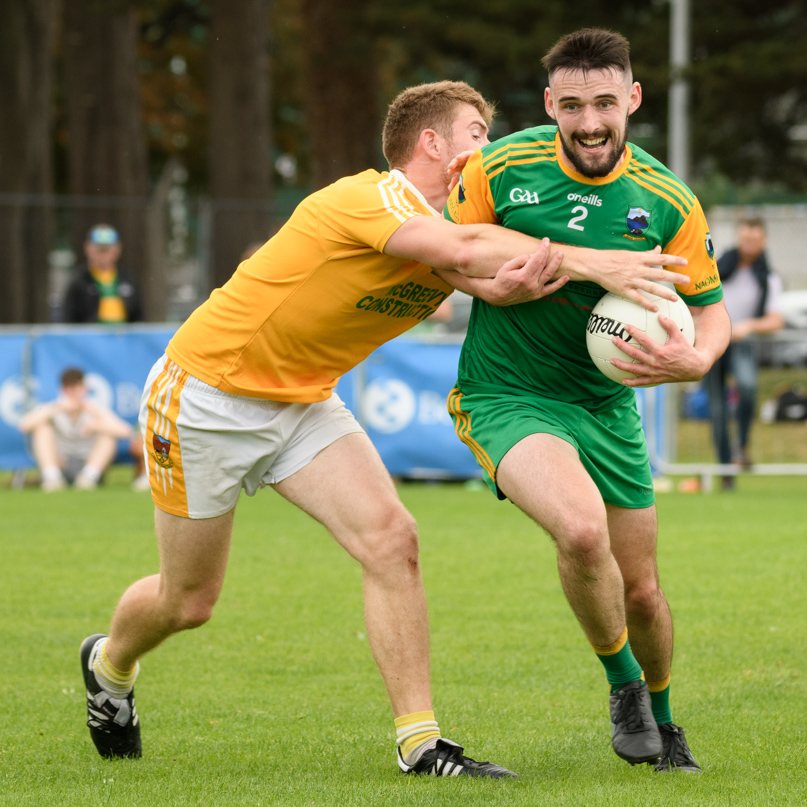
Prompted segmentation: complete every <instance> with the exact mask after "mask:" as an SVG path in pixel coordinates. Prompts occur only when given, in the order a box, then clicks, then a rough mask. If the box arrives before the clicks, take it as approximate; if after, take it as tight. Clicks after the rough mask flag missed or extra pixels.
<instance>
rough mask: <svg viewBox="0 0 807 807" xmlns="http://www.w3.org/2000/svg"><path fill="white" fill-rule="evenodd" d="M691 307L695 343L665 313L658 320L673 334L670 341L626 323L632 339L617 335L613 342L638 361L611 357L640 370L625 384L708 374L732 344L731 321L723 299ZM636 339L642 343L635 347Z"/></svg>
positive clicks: (690, 378)
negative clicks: (659, 339)
mask: <svg viewBox="0 0 807 807" xmlns="http://www.w3.org/2000/svg"><path fill="white" fill-rule="evenodd" d="M689 310H690V312H691V313H692V319H693V321H694V323H695V344H694V345H690V344H689V342H687V340H686V338H685V337H684V335H683V334H682V333H681V331H680V330H679V329H678V326H677V325H676V323H675V322H674V321H673V320H671V319H670V318H669V317H665V316H661V315H660V316H659V318H658V320H659V322H660V323H661V324H662V325H663V326H664V329H665V330H666V331H667V333H668V334H669V335H670V340H669V341H668V342H667V344H666V345H661V344H659V343H658V342H655V341H653V340H652V339H650V338H649V337H648V336H647V334H645V333H644V332H643V331H640V330H638V329H637V328H635V327H634V326H633V325H626V326H625V328H626V329H627V331H628V333H629V334H630V335H631V342H630V343H628V342H625V341H624V340H623V339H620V338H619V337H617V336H615V337H613V340H612V341H613V343H614V344H615V345H616V346H617V347H618V348H619V349H620V350H621V351H622V352H623V353H625V354H626V355H627V356H629V357H630V358H632V359H636V360H637V362H638V363H632V362H627V361H622V360H621V359H612V360H611V361H612V363H613V364H614V366H615V367H618V368H619V369H620V370H627V371H628V372H630V373H635V374H636V378H626V379H625V380H624V381H623V382H622V383H623V384H625V385H626V386H628V387H646V386H648V385H650V384H653V385H655V384H667V383H669V382H676V381H699V380H700V379H701V378H703V377H704V376H705V375H706V373H707V372H708V370H709V368H710V367H711V366H712V365H713V364H714V363H715V361H716V359H717V358H718V357H719V356H721V355H723V352H724V351H725V349H726V347H727V346H728V343H729V338H730V337H731V322H730V320H729V315H728V313H727V312H726V306H725V305H724V304H723V301H722V300H721V301H720V302H717V303H712V304H711V305H704V306H690V307H689ZM633 343H638V344H639V345H640V346H641V347H635V346H634V344H633ZM642 348H644V349H643V350H642Z"/></svg>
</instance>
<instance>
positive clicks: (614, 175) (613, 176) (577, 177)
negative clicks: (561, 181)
mask: <svg viewBox="0 0 807 807" xmlns="http://www.w3.org/2000/svg"><path fill="white" fill-rule="evenodd" d="M562 151H563V145H562V144H561V142H560V132H556V133H555V154H557V155H558V165H559V166H560V170H561V171H563V173H564V174H566V176H567V177H569V179H573V180H574V181H575V182H581V183H582V184H584V185H608V184H609V183H611V182H613V181H614V180H617V179H619V178H620V177H621V176H622V174H624V173H625V171H627V170H628V166H629V165H630V161H631V160H632V159H633V152H632V151H631V149H630V145H629V144H628V143H625V159H624V160H622V162H621V163H620V165H619V166H618V167H617V168H615V169H614V170H613V171H611V173H610V174H608V175H607V176H604V177H584V176H583V175H582V174H578V173H577V171H575V170H574V168H569V166H568V165H566V163H565V162H564V161H563V157H562V156H561V152H562Z"/></svg>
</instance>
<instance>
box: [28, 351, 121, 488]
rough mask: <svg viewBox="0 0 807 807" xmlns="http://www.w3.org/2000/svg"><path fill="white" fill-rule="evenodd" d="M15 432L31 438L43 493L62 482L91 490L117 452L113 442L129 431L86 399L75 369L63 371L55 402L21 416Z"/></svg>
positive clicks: (78, 373)
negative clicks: (29, 435) (18, 430)
mask: <svg viewBox="0 0 807 807" xmlns="http://www.w3.org/2000/svg"><path fill="white" fill-rule="evenodd" d="M19 428H20V431H21V432H23V433H24V434H28V433H30V434H31V435H32V438H33V452H34V458H35V459H36V463H37V465H38V466H39V469H40V471H41V473H42V490H44V491H46V492H50V491H54V490H61V489H62V488H64V487H65V486H66V485H67V484H72V485H73V486H74V487H76V488H77V489H79V490H91V489H92V488H94V487H96V486H97V485H98V482H99V480H100V479H101V475H102V474H103V473H104V471H105V470H106V468H107V466H108V465H109V464H110V463H111V462H112V460H113V459H114V458H115V455H116V454H117V451H118V440H123V439H131V438H132V432H133V429H132V426H131V425H130V424H128V423H126V421H124V420H122V419H121V418H119V417H118V416H117V415H116V414H115V413H114V412H111V411H110V410H108V409H105V408H103V407H101V406H97V405H96V404H94V403H91V402H90V401H88V400H87V387H86V385H85V384H84V373H83V372H82V371H81V370H79V369H77V368H74V367H71V368H69V369H67V370H65V371H64V372H63V373H62V376H61V390H60V395H59V397H58V399H57V400H55V401H51V402H50V403H46V404H41V405H39V406H37V407H36V408H34V409H32V410H31V411H30V412H28V413H27V414H26V415H23V417H22V418H21V419H20V422H19Z"/></svg>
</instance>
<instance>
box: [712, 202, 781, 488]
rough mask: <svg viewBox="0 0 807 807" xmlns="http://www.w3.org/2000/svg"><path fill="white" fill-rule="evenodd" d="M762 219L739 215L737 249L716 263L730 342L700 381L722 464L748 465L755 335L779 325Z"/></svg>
mask: <svg viewBox="0 0 807 807" xmlns="http://www.w3.org/2000/svg"><path fill="white" fill-rule="evenodd" d="M766 244H767V235H766V232H765V222H764V221H763V220H762V219H759V218H749V219H743V221H741V222H740V225H739V229H738V232H737V247H736V248H735V249H731V250H729V251H728V252H726V253H725V254H724V255H723V256H722V257H721V258H720V259H719V260H718V262H717V268H718V270H719V271H720V279H721V282H722V284H723V300H724V302H725V304H726V310H727V311H728V313H729V316H730V317H731V343H730V344H729V347H728V349H727V350H726V352H725V353H724V354H723V356H721V357H720V358H719V359H718V360H717V361H716V362H715V363H714V365H713V366H712V369H711V370H710V371H709V373H708V374H707V376H706V379H705V383H706V388H707V390H708V392H709V409H710V417H711V421H712V437H713V439H714V444H715V449H716V451H717V456H718V459H719V461H720V462H721V463H730V462H732V461H734V462H736V463H738V464H740V465H741V466H742V467H744V468H750V467H751V464H752V463H751V457H750V455H749V453H748V443H749V439H750V434H751V425H752V423H753V421H754V412H755V410H756V395H757V386H758V379H757V362H758V359H757V344H756V342H755V341H754V339H753V338H749V337H753V336H754V335H755V334H762V333H773V332H774V331H778V330H781V329H782V328H783V327H784V324H785V321H784V317H783V316H782V313H781V302H780V301H781V296H782V279H781V278H780V277H779V276H778V275H777V274H775V273H774V272H773V271H772V270H771V268H770V266H769V265H768V259H767V257H766V255H765V246H766ZM729 375H731V376H732V377H733V378H734V381H735V384H736V385H737V392H738V396H739V400H738V403H737V442H736V450H735V451H732V444H731V441H730V439H729V423H728V421H729V409H728V406H727V402H726V380H727V377H728V376H729ZM733 487H734V477H733V476H725V477H723V489H724V490H730V489H732V488H733Z"/></svg>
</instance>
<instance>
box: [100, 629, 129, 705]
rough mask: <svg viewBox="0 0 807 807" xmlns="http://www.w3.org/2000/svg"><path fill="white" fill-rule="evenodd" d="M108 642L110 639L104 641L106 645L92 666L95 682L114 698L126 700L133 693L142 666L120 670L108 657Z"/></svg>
mask: <svg viewBox="0 0 807 807" xmlns="http://www.w3.org/2000/svg"><path fill="white" fill-rule="evenodd" d="M108 641H109V639H104V643H103V644H102V645H101V647H100V649H99V650H98V652H97V653H96V654H95V661H94V662H93V665H92V669H93V672H94V673H95V680H96V681H98V684H99V685H100V686H101V687H103V688H104V689H105V690H106V691H107V692H108V693H109V694H110V695H112V697H113V698H125V697H126V696H127V695H128V694H129V693H130V692H131V691H132V687H133V686H134V682H135V679H136V678H137V673H138V672H140V664H135V666H134V667H132V669H131V670H119V669H118V668H117V667H116V666H115V665H114V664H113V663H112V662H111V661H110V660H109V656H108V655H107V652H106V645H107V642H108Z"/></svg>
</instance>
